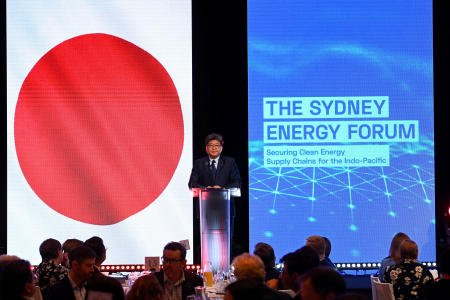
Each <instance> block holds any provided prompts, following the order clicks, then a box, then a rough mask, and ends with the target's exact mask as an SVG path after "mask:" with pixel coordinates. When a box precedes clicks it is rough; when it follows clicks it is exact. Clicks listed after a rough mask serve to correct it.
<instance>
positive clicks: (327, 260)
mask: <svg viewBox="0 0 450 300" xmlns="http://www.w3.org/2000/svg"><path fill="white" fill-rule="evenodd" d="M322 239H323V241H324V242H325V257H324V259H323V260H321V261H320V263H319V265H320V266H322V267H329V268H331V269H333V270H335V271H336V272H339V270H338V268H337V267H336V265H335V264H334V263H333V262H332V261H331V259H330V253H331V242H330V240H329V239H328V238H327V237H325V236H323V237H322Z"/></svg>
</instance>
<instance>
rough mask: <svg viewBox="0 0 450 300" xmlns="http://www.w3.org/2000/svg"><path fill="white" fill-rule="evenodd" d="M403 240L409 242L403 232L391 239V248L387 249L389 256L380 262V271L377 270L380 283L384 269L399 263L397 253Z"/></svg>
mask: <svg viewBox="0 0 450 300" xmlns="http://www.w3.org/2000/svg"><path fill="white" fill-rule="evenodd" d="M404 240H409V236H407V235H406V234H404V233H403V232H399V233H397V234H396V235H394V237H393V238H392V241H391V247H390V248H389V256H388V257H385V258H384V259H383V260H382V261H381V266H380V269H379V270H378V278H380V281H381V282H382V281H383V275H384V272H385V271H386V267H388V266H393V265H395V264H398V263H399V262H400V254H399V252H398V250H399V248H400V244H401V243H402V242H403V241H404Z"/></svg>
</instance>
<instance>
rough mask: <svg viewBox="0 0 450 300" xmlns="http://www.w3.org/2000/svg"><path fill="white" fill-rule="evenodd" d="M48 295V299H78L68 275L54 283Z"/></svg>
mask: <svg viewBox="0 0 450 300" xmlns="http://www.w3.org/2000/svg"><path fill="white" fill-rule="evenodd" d="M47 295H48V296H47V299H48V300H61V299H64V300H76V299H75V295H74V294H73V289H72V285H71V284H70V281H69V277H67V276H66V277H64V278H63V279H61V280H60V281H58V282H57V283H55V284H54V285H52V286H51V287H50V289H49V291H48V294H47Z"/></svg>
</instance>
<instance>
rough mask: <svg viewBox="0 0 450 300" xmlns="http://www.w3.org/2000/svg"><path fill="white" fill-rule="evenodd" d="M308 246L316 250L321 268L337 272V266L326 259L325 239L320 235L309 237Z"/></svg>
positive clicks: (307, 239)
mask: <svg viewBox="0 0 450 300" xmlns="http://www.w3.org/2000/svg"><path fill="white" fill-rule="evenodd" d="M305 245H306V246H310V247H311V248H313V249H314V250H316V252H317V255H319V260H320V263H319V266H322V267H327V268H330V269H333V270H335V271H337V268H336V266H335V265H334V264H333V263H332V262H331V260H329V259H326V257H325V250H326V242H325V240H324V239H323V237H321V236H318V235H313V236H309V237H307V238H306V244H305ZM330 251H331V244H330Z"/></svg>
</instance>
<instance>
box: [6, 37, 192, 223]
mask: <svg viewBox="0 0 450 300" xmlns="http://www.w3.org/2000/svg"><path fill="white" fill-rule="evenodd" d="M14 138H15V145H16V151H17V156H18V160H19V163H20V167H21V169H22V172H23V174H24V176H25V178H26V180H27V181H28V183H29V185H30V186H31V188H32V189H33V190H34V192H35V193H36V194H37V195H38V196H39V198H40V199H41V200H42V201H44V202H45V203H46V204H47V205H48V206H50V207H51V208H52V209H54V210H55V211H57V212H59V213H61V214H63V215H65V216H67V217H69V218H72V219H75V220H78V221H81V222H85V223H89V224H98V225H108V224H114V223H117V222H120V221H122V220H124V219H126V218H128V217H129V216H131V215H133V214H135V213H137V212H139V211H141V210H142V209H144V208H145V207H147V206H148V205H150V204H151V203H152V202H153V201H154V200H155V199H156V198H157V197H158V196H159V195H160V194H161V193H162V191H163V190H164V189H165V188H166V186H167V185H168V183H169V182H170V180H171V178H172V176H173V174H174V172H175V169H176V167H177V165H178V162H179V159H180V156H181V152H182V149H183V143H184V127H183V116H182V112H181V105H180V101H179V98H178V93H177V90H176V88H175V85H174V83H173V82H172V79H171V78H170V76H169V74H168V73H167V71H166V70H165V69H164V67H163V66H162V65H161V64H160V63H159V62H158V61H157V60H156V59H155V58H154V57H153V56H152V55H150V54H149V53H147V52H146V51H144V50H143V49H141V48H139V47H137V46H136V45H134V44H132V43H130V42H128V41H126V40H123V39H121V38H118V37H115V36H111V35H107V34H86V35H81V36H78V37H75V38H72V39H69V40H67V41H64V42H62V43H61V44H59V45H57V46H56V47H54V48H53V49H51V50H50V51H49V52H48V53H46V54H45V55H44V56H43V57H42V58H41V59H40V60H39V61H38V62H37V63H36V65H35V66H34V67H33V69H32V70H31V71H30V73H29V74H28V76H27V77H26V78H25V81H24V83H23V85H22V88H21V90H20V94H19V99H18V102H17V106H16V112H15V119H14Z"/></svg>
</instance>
